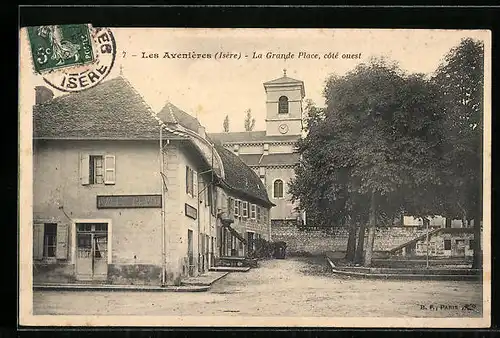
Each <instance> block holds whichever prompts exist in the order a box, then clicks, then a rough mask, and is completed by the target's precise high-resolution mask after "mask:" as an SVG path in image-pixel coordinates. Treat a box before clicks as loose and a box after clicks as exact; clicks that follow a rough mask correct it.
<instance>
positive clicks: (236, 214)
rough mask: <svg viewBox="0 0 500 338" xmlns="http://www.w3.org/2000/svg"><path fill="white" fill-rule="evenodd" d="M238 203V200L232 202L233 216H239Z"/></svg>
mask: <svg viewBox="0 0 500 338" xmlns="http://www.w3.org/2000/svg"><path fill="white" fill-rule="evenodd" d="M240 202H241V201H239V200H234V216H239V215H240Z"/></svg>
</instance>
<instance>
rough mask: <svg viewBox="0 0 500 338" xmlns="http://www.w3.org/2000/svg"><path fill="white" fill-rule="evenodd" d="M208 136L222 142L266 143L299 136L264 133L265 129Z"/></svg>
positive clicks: (289, 139)
mask: <svg viewBox="0 0 500 338" xmlns="http://www.w3.org/2000/svg"><path fill="white" fill-rule="evenodd" d="M209 136H210V138H212V139H213V140H217V141H219V142H222V143H247V142H254V143H266V142H279V141H282V142H295V141H298V139H299V138H300V136H294V135H275V136H269V135H266V131H265V130H262V131H241V132H228V133H211V134H209Z"/></svg>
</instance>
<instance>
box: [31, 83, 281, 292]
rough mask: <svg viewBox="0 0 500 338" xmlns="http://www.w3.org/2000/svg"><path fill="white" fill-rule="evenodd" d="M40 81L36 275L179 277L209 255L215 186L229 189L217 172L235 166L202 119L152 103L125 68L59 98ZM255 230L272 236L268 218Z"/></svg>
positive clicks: (65, 278) (215, 249)
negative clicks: (119, 74)
mask: <svg viewBox="0 0 500 338" xmlns="http://www.w3.org/2000/svg"><path fill="white" fill-rule="evenodd" d="M40 92H41V93H43V94H44V95H37V98H38V99H39V101H38V102H37V104H36V105H35V107H34V109H33V126H34V130H33V166H34V167H33V178H34V179H33V262H34V264H33V277H34V282H35V283H37V282H75V281H78V282H105V283H114V284H130V283H133V284H153V285H158V284H165V285H168V284H175V285H178V284H180V283H181V281H182V279H183V278H185V277H189V276H196V275H198V274H200V273H203V272H205V271H207V270H208V269H209V268H210V267H211V266H213V265H214V263H215V259H216V257H217V256H219V255H220V252H221V248H220V247H219V246H218V245H217V243H219V242H220V241H219V239H218V238H217V234H218V232H220V231H219V230H218V229H219V228H220V227H221V225H220V219H219V218H220V217H219V214H220V210H221V209H222V208H221V206H220V205H218V203H222V202H223V201H222V200H221V199H218V198H217V195H220V196H222V195H223V193H224V192H226V191H227V192H231V193H232V190H231V189H230V188H229V187H230V186H231V185H228V183H227V182H228V181H227V180H226V178H225V174H224V173H225V171H231V170H235V169H234V168H230V167H228V166H229V165H231V163H223V162H222V160H221V156H219V154H218V153H217V151H216V150H215V147H214V146H213V144H212V143H211V141H210V140H209V139H208V138H207V137H206V135H205V133H204V128H203V127H202V126H201V125H200V126H197V128H196V130H193V129H194V128H190V127H192V126H191V125H190V122H191V120H192V119H190V117H189V115H188V114H186V113H184V112H182V111H180V110H178V111H172V110H170V111H168V112H164V111H163V112H160V113H158V114H156V113H154V112H153V111H152V110H151V109H150V108H149V106H148V105H147V104H146V103H145V102H144V101H143V100H142V98H141V96H140V95H139V94H138V93H137V92H136V91H135V90H134V89H133V87H132V86H131V85H130V84H129V83H128V82H127V81H126V80H125V79H123V78H121V77H119V78H116V79H112V80H108V81H106V82H103V83H101V84H99V85H98V86H95V87H93V88H91V89H89V90H86V91H82V92H79V93H73V94H67V95H63V96H60V97H57V98H55V99H52V96H51V95H46V93H47V90H46V89H43V88H37V93H40ZM40 99H42V100H40ZM231 155H232V154H231ZM245 167H246V166H245ZM246 168H247V169H248V170H249V171H251V170H250V169H249V168H248V167H246ZM236 170H239V171H241V168H238V169H236ZM252 174H253V172H252ZM245 177H246V179H247V180H253V182H254V183H255V181H258V182H259V183H260V180H259V179H258V177H257V175H255V174H253V176H245ZM232 185H236V186H239V193H240V194H248V195H252V193H251V192H249V191H247V190H248V189H246V187H245V185H242V184H240V183H239V182H236V183H235V182H232ZM219 191H220V192H219ZM260 198H261V199H263V200H266V199H267V195H265V196H264V195H261V196H260ZM257 200H259V199H258V198H257ZM262 203H263V204H264V205H266V206H267V208H270V207H271V206H272V204H271V203H266V202H262ZM266 229H267V230H266ZM257 230H258V231H259V234H261V235H265V236H269V227H268V225H267V224H265V225H262V226H260V227H258V229H257ZM263 232H265V233H263Z"/></svg>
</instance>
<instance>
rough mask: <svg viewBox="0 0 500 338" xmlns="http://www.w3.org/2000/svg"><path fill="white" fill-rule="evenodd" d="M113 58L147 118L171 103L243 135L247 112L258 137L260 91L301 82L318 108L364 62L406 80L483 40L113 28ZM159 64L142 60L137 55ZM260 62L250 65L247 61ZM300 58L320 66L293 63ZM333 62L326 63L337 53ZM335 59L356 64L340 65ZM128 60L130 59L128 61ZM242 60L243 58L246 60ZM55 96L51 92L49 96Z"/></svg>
mask: <svg viewBox="0 0 500 338" xmlns="http://www.w3.org/2000/svg"><path fill="white" fill-rule="evenodd" d="M111 30H112V32H113V35H114V37H115V41H116V47H117V54H116V61H115V65H114V67H113V70H112V72H111V73H110V74H109V76H108V78H113V77H116V76H119V75H120V72H121V74H122V76H124V77H125V78H127V79H128V81H129V82H130V83H131V84H132V85H133V86H134V87H135V88H136V90H137V91H138V92H139V93H140V94H141V95H142V96H143V98H144V100H145V101H146V102H147V103H148V104H149V105H150V106H151V108H152V109H153V110H154V111H159V110H161V108H162V107H163V106H164V104H165V102H167V100H168V101H170V102H171V103H172V104H174V105H176V106H177V107H179V108H180V109H182V110H184V111H186V112H188V113H190V114H191V115H193V116H196V117H197V118H198V119H199V120H200V122H201V124H203V125H204V126H205V127H206V129H207V131H208V132H212V133H213V132H222V123H223V120H224V117H225V116H226V115H228V116H229V121H230V131H243V130H244V122H243V121H244V115H245V111H246V110H247V109H251V111H252V114H253V116H254V117H255V119H256V125H255V130H264V129H265V115H266V112H265V103H266V95H265V91H264V87H263V83H264V82H266V81H269V80H273V79H276V78H279V77H281V76H282V75H283V69H286V73H287V75H288V76H289V77H292V78H295V79H298V80H302V81H304V85H305V92H306V99H312V100H313V101H314V102H315V103H316V104H317V105H323V104H324V98H323V95H322V93H323V88H324V84H325V80H326V79H327V78H328V76H329V75H330V74H336V75H339V76H342V75H343V74H345V73H346V72H348V71H350V70H352V69H353V68H354V67H356V65H358V64H359V63H360V62H366V61H368V60H369V59H370V58H371V57H380V56H384V57H387V58H388V59H389V60H393V61H396V62H398V63H399V65H400V67H401V68H402V69H403V70H405V71H407V72H410V73H426V74H430V73H432V72H434V71H435V70H436V68H437V67H438V65H439V63H440V62H441V61H442V59H443V57H444V55H445V54H446V53H447V52H448V51H449V50H450V49H451V48H452V47H454V46H456V45H458V44H459V42H460V40H461V39H462V38H464V37H473V38H476V39H479V40H486V39H489V35H488V32H487V31H478V30H475V31H474V30H469V31H464V30H461V31H459V30H456V31H455V30H422V29H420V30H389V29H385V30H383V29H359V30H353V29H293V30H292V29H210V30H209V29H180V28H175V29H174V28H112V29H111ZM143 52H144V53H146V54H148V55H149V54H154V53H157V54H158V56H159V58H142V53H143ZM165 52H169V53H188V52H194V53H210V54H211V55H212V59H167V58H163V56H164V53H165ZM217 52H230V53H240V54H241V58H240V59H217V60H216V59H215V58H214V55H215V53H217ZM254 52H255V53H257V54H258V53H262V54H263V58H262V59H253V58H252V55H253V53H254ZM268 52H271V53H283V54H287V53H293V54H294V55H295V58H294V59H287V60H285V59H267V58H266V57H265V56H266V53H268ZM300 52H304V53H308V54H316V53H317V54H319V56H320V59H305V58H301V59H298V58H297V56H298V54H299V53H300ZM337 52H338V55H339V58H338V59H325V58H324V55H325V54H327V53H337ZM342 54H354V55H358V57H359V58H358V59H342V58H341V56H342ZM132 55H136V56H135V57H134V56H132ZM245 55H248V57H245ZM54 91H55V92H56V95H59V94H60V93H57V90H54Z"/></svg>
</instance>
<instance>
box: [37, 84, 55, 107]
mask: <svg viewBox="0 0 500 338" xmlns="http://www.w3.org/2000/svg"><path fill="white" fill-rule="evenodd" d="M53 97H54V93H53V92H52V90H50V89H49V88H47V87H44V86H36V87H35V104H42V103H45V102H47V101H50V100H52V98H53Z"/></svg>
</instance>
